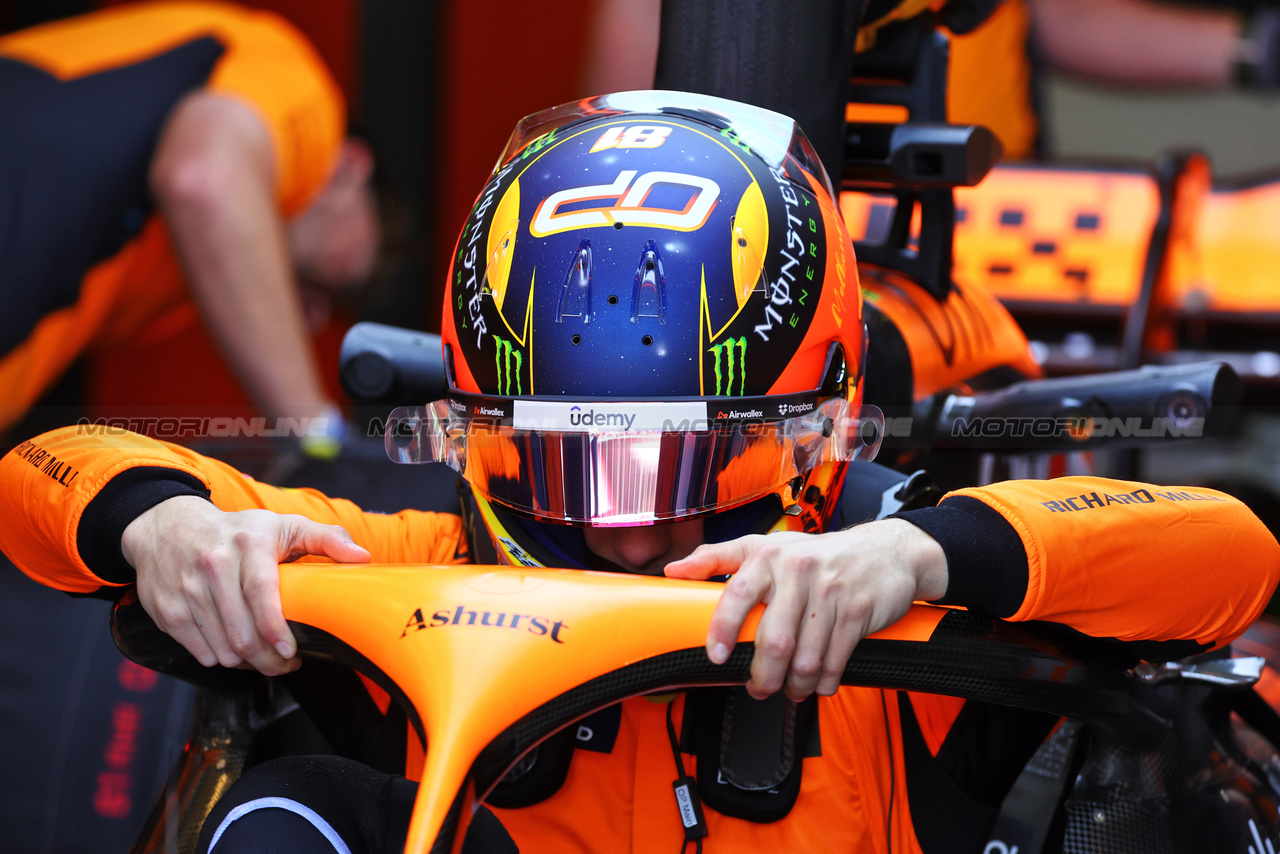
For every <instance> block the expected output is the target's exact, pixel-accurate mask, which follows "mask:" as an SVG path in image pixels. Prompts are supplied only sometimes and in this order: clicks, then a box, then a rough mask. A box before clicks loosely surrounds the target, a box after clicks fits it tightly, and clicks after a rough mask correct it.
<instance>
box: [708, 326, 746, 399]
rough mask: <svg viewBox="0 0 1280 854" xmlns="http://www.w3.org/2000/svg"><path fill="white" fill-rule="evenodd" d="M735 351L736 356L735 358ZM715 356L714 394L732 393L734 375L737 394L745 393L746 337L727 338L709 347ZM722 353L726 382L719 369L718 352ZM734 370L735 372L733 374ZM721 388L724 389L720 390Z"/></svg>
mask: <svg viewBox="0 0 1280 854" xmlns="http://www.w3.org/2000/svg"><path fill="white" fill-rule="evenodd" d="M735 351H736V354H737V355H736V358H735ZM708 352H710V353H712V354H713V355H714V356H715V358H716V363H715V372H716V394H717V395H720V394H733V381H734V379H735V377H736V378H737V380H738V394H739V395H742V394H746V387H747V339H746V338H745V337H741V336H740V337H738V338H727V339H725V340H724V341H721V342H720V343H719V344H716V345H714V346H713V347H711V348H709V351H708ZM721 353H724V355H725V362H726V363H727V364H726V367H727V373H728V382H725V376H724V373H722V372H721V369H720V354H721ZM735 370H736V372H737V373H736V374H735ZM721 388H723V389H724V391H721Z"/></svg>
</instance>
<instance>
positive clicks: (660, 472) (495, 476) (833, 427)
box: [386, 398, 884, 526]
mask: <svg viewBox="0 0 1280 854" xmlns="http://www.w3.org/2000/svg"><path fill="white" fill-rule="evenodd" d="M743 400H748V399H739V400H737V401H735V405H737V406H741V404H742V401H743ZM510 403H511V402H510V401H508V404H510ZM521 403H525V404H528V405H529V406H527V407H526V408H525V409H526V411H525V412H524V413H521V412H520V404H521ZM719 403H720V404H721V405H723V403H724V400H723V399H721V401H719ZM514 404H515V407H514V409H515V411H514V412H513V413H512V414H511V415H510V416H509V417H504V416H506V413H501V414H499V413H497V412H496V411H494V410H489V411H491V412H494V415H493V416H485V417H472V416H471V415H469V414H467V415H464V414H460V413H459V410H466V411H467V412H468V413H471V412H476V411H485V409H486V407H485V406H484V404H483V403H471V404H464V403H460V402H459V401H456V400H452V399H451V400H447V401H446V400H441V401H436V402H435V403H433V404H431V405H430V406H427V407H420V406H419V407H401V408H399V409H397V410H395V412H393V413H392V415H391V419H390V421H389V422H388V425H387V432H386V449H387V454H388V456H390V457H391V459H392V460H393V461H395V462H399V463H424V462H443V463H445V464H447V465H448V466H450V467H451V468H453V469H454V470H456V471H457V472H458V473H459V474H461V475H462V476H463V477H465V478H466V480H467V481H468V483H470V484H471V486H472V488H473V489H475V490H477V491H478V492H480V493H481V494H482V495H483V496H485V498H487V499H489V500H491V501H496V502H499V503H501V504H503V505H505V506H507V507H510V508H512V509H513V510H516V511H519V512H522V513H526V514H528V515H530V516H532V517H534V518H536V519H540V520H545V521H553V522H561V523H579V524H590V525H601V526H604V525H643V524H649V523H653V522H661V521H670V520H675V519H681V518H685V517H689V516H694V515H700V514H704V513H709V512H712V511H715V510H720V509H725V508H729V507H736V506H738V505H740V504H744V503H746V502H748V501H752V500H754V499H756V498H760V497H761V496H764V495H768V494H771V493H776V492H779V491H781V490H783V489H787V488H790V489H791V491H792V493H793V494H792V496H791V497H792V499H795V498H797V497H798V495H796V494H794V493H796V492H797V491H798V490H799V488H800V484H801V483H802V482H803V478H804V476H805V475H806V474H808V472H810V471H811V470H812V469H814V468H815V467H817V466H819V465H821V464H823V463H827V462H844V461H852V460H869V459H872V458H873V457H874V456H875V453H876V451H877V450H878V449H879V446H880V438H881V435H882V433H883V427H884V418H883V415H882V414H881V413H880V410H879V409H877V408H876V407H874V406H853V405H851V404H849V403H848V402H847V401H846V400H844V399H843V398H832V399H829V400H826V401H825V402H821V403H815V402H810V403H808V404H806V405H801V406H799V407H797V408H802V409H804V410H806V411H803V412H802V413H801V414H798V415H794V416H790V417H777V418H773V419H766V418H763V417H751V416H752V415H756V416H758V415H759V414H760V413H761V411H762V410H751V409H747V410H746V411H745V413H741V414H745V415H746V416H748V417H740V418H736V419H731V418H729V417H726V413H724V412H719V413H717V414H718V415H719V416H721V417H718V418H715V419H709V418H708V417H707V415H708V414H709V411H708V409H707V404H706V402H705V401H696V402H684V403H676V404H670V403H628V404H620V403H617V402H613V401H611V402H608V403H572V402H563V401H560V402H547V401H514ZM699 406H701V407H702V408H701V410H700V411H701V418H699V417H698V412H699V408H698V407H699ZM778 408H780V409H784V410H785V408H786V407H785V405H784V406H781V407H778ZM691 413H692V415H693V417H692V418H690V417H689V416H690V414H691ZM739 414H740V413H738V412H736V411H735V412H734V413H733V415H739ZM679 416H684V419H683V421H680V420H677V418H678V417H679ZM664 427H665V428H667V429H664ZM671 428H686V429H671ZM687 428H692V429H687Z"/></svg>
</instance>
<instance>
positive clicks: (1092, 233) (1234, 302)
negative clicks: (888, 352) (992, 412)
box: [840, 164, 1280, 314]
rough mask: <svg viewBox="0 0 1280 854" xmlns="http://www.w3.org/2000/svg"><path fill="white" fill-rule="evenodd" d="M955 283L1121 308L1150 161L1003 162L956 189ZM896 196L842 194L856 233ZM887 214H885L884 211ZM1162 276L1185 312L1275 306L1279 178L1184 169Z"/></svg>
mask: <svg viewBox="0 0 1280 854" xmlns="http://www.w3.org/2000/svg"><path fill="white" fill-rule="evenodd" d="M955 198H956V210H957V223H956V237H955V268H954V275H955V278H956V281H957V283H960V284H962V285H974V284H976V285H981V286H983V287H985V288H986V289H988V290H989V291H990V292H991V293H992V294H994V295H995V296H996V297H997V298H999V299H1000V300H1001V301H1003V302H1005V303H1008V304H1011V305H1021V304H1027V303H1039V304H1051V305H1056V306H1060V307H1063V308H1068V307H1070V306H1072V305H1089V306H1110V307H1114V308H1117V309H1119V308H1127V307H1128V306H1129V305H1131V304H1132V303H1133V302H1134V300H1135V299H1136V298H1137V296H1138V292H1139V288H1140V285H1141V280H1142V272H1143V265H1144V264H1145V263H1146V260H1147V256H1148V252H1149V250H1150V248H1151V247H1150V243H1151V235H1152V231H1153V229H1154V227H1155V225H1156V219H1157V217H1158V216H1159V214H1160V192H1159V189H1158V187H1157V185H1156V181H1155V179H1154V178H1153V177H1152V176H1151V175H1150V174H1148V173H1147V172H1146V171H1145V170H1141V169H1128V168H1103V167H1094V168H1086V167H1075V166H1054V165H1031V164H1025V165H1002V166H998V167H996V168H995V169H993V170H992V171H991V173H990V174H989V175H988V176H987V177H986V179H985V180H983V182H982V183H981V184H979V185H978V186H976V187H962V188H959V189H957V190H956V191H955ZM877 205H879V206H890V207H891V206H892V202H891V201H885V200H883V199H878V198H875V197H871V196H867V195H863V194H859V193H843V194H842V195H841V197H840V207H841V210H842V212H843V213H844V216H845V222H846V224H847V225H848V227H849V232H850V234H851V235H852V236H853V238H854V240H858V239H860V238H862V237H863V236H864V235H865V234H866V233H867V229H868V224H869V222H871V221H872V219H873V217H874V216H875V213H874V209H875V207H876V206H877ZM881 215H882V216H883V213H881ZM1170 216H1171V220H1172V222H1171V228H1170V232H1171V233H1170V242H1169V247H1168V252H1167V254H1166V256H1165V260H1164V265H1165V267H1164V271H1163V277H1164V278H1165V279H1166V283H1165V285H1164V286H1163V289H1167V293H1168V296H1169V300H1170V304H1171V305H1172V307H1174V308H1175V309H1176V310H1178V311H1181V312H1186V313H1196V312H1232V313H1266V314H1273V313H1280V274H1277V273H1276V272H1275V271H1276V270H1280V234H1278V233H1277V230H1276V227H1275V224H1276V223H1277V222H1280V181H1274V180H1273V181H1266V182H1261V183H1257V184H1253V185H1250V186H1244V187H1218V188H1215V187H1213V186H1212V185H1211V181H1210V176H1209V174H1208V172H1207V164H1204V165H1197V166H1194V167H1192V168H1190V169H1188V171H1187V173H1186V174H1185V175H1183V176H1182V178H1181V179H1180V182H1179V186H1178V188H1177V191H1176V193H1175V195H1174V202H1173V210H1171V211H1170Z"/></svg>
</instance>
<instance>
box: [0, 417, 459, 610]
mask: <svg viewBox="0 0 1280 854" xmlns="http://www.w3.org/2000/svg"><path fill="white" fill-rule="evenodd" d="M91 429H93V428H92V427H86V426H83V425H81V426H71V427H64V428H61V429H58V430H54V431H51V432H49V433H45V434H44V435H41V436H37V437H36V438H35V439H32V440H30V441H27V442H23V443H22V444H20V445H18V446H17V447H15V448H14V449H13V450H11V451H10V452H9V453H7V454H5V455H4V456H3V457H0V513H2V514H3V518H4V519H6V520H7V522H6V524H5V525H2V526H0V551H3V552H4V553H5V554H6V555H7V556H8V557H9V558H10V559H11V560H12V561H13V562H14V563H15V564H17V565H18V567H19V568H20V569H21V570H22V571H23V572H25V573H27V574H28V575H30V576H31V577H33V578H35V579H36V580H38V581H40V582H41V583H44V584H47V585H49V586H50V587H55V588H58V589H59V590H66V591H70V592H78V593H89V592H93V591H95V590H97V589H99V588H100V587H103V586H119V585H120V584H122V583H125V582H124V581H121V580H119V579H106V578H103V577H102V576H100V575H98V574H96V573H95V572H94V571H93V570H92V569H90V567H89V566H88V565H87V564H86V563H85V560H84V558H83V556H82V549H81V544H82V542H83V540H82V534H83V532H82V531H81V530H80V528H81V521H82V519H83V518H84V515H85V512H86V510H87V509H88V508H89V507H90V505H91V504H92V502H93V500H94V499H95V498H96V497H97V496H98V495H99V494H100V493H101V492H102V491H103V490H104V489H106V488H108V486H109V485H110V484H111V483H112V481H113V480H115V479H116V478H119V477H121V476H127V473H130V472H132V473H133V474H137V473H138V470H141V469H151V470H154V471H158V472H160V473H161V474H162V475H163V476H167V477H168V478H169V479H170V480H171V481H173V482H175V483H186V484H191V485H192V486H193V487H194V488H193V489H189V490H187V492H188V494H189V493H190V492H192V491H196V492H204V491H207V492H208V494H209V497H210V499H211V500H212V501H213V502H214V503H215V504H216V505H217V506H218V507H220V508H222V509H223V510H229V511H231V510H248V509H253V508H262V509H267V510H273V511H276V512H278V513H297V514H299V515H303V516H306V517H308V518H310V519H314V520H315V521H317V522H322V523H325V524H331V525H341V526H343V527H344V528H346V529H347V531H348V532H350V534H351V536H352V537H353V538H354V539H355V541H356V542H357V543H359V544H360V545H362V546H364V547H365V548H367V549H368V550H369V552H370V553H371V554H372V556H373V560H375V561H385V562H392V563H396V562H420V563H457V562H461V561H462V560H463V556H464V555H465V548H464V546H463V542H464V540H463V532H462V520H461V519H460V518H458V517H457V516H454V515H451V514H443V513H425V512H420V511H415V510H404V511H401V512H400V513H396V514H394V515H383V514H377V513H365V512H363V511H362V510H360V508H359V507H357V506H356V505H355V504H353V503H351V502H350V501H346V500H343V499H335V498H328V497H326V496H324V495H322V494H320V493H319V492H316V491H314V490H310V489H279V488H276V487H272V486H268V485H266V484H262V483H259V482H257V481H255V480H253V479H252V478H249V477H247V476H245V475H243V474H241V473H240V472H238V471H236V470H235V469H234V468H232V467H231V466H228V465H226V464H225V463H221V462H218V461H217V460H212V459H209V458H207V457H202V456H201V455H199V454H197V453H194V452H193V451H190V450H188V449H186V448H182V447H179V446H177V445H170V444H168V443H166V442H161V441H158V440H155V439H149V438H147V437H145V436H139V435H136V434H133V433H125V432H118V433H113V434H112V435H103V434H102V432H101V431H99V432H98V433H97V434H96V435H94V434H90V433H89V432H88V431H89V430H91ZM174 494H178V493H174ZM121 530H122V528H121ZM115 547H116V548H117V550H118V543H117V544H116V546H115Z"/></svg>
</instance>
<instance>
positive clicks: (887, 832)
mask: <svg viewBox="0 0 1280 854" xmlns="http://www.w3.org/2000/svg"><path fill="white" fill-rule="evenodd" d="M884 694H885V692H884V691H881V692H880V709H881V711H883V712H884V735H885V741H886V742H888V745H889V815H888V817H887V818H886V819H885V823H884V837H885V843H886V844H887V845H888V846H889V848H888V854H893V798H894V794H895V792H896V790H897V786H898V774H897V766H896V765H895V764H894V762H893V731H892V730H890V729H889V705H888V703H886V702H885V699H884ZM907 702H911V699H910V698H908V699H907ZM680 854H684V852H683V851H681V852H680Z"/></svg>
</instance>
